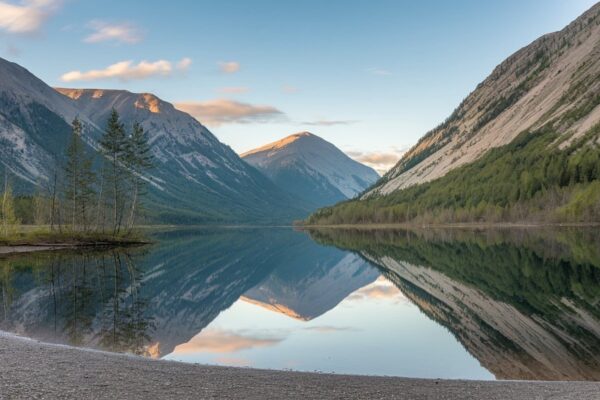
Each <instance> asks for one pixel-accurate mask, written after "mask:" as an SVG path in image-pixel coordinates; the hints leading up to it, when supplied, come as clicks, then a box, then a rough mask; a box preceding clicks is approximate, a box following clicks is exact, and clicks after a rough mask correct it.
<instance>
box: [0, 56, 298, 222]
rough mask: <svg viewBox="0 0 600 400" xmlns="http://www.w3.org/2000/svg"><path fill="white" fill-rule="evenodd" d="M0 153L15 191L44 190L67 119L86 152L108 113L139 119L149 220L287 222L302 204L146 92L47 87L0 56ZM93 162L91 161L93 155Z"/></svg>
mask: <svg viewBox="0 0 600 400" xmlns="http://www.w3.org/2000/svg"><path fill="white" fill-rule="evenodd" d="M0 72H1V73H2V76H3V79H2V81H0V155H2V159H1V163H2V164H3V165H4V167H5V168H6V169H7V170H10V171H11V176H12V175H14V178H11V179H12V180H13V181H14V182H13V184H14V186H15V189H16V190H15V191H16V193H17V194H28V193H32V192H34V191H35V190H38V189H36V188H42V187H46V186H48V185H50V180H51V179H50V178H51V176H52V175H53V174H54V171H57V170H60V165H61V164H62V162H63V155H64V151H65V149H66V146H67V143H68V140H69V138H70V135H71V126H70V124H71V121H72V120H73V119H74V118H75V117H77V118H79V119H80V120H81V121H82V123H83V126H84V129H83V139H84V142H86V144H87V146H88V151H89V152H91V153H94V154H97V152H98V148H99V147H98V144H97V143H98V140H99V138H100V137H101V135H102V131H103V129H104V126H105V124H106V120H107V118H108V115H109V113H110V111H111V110H112V109H113V108H114V109H116V110H117V111H118V112H119V114H120V116H121V121H122V122H123V123H124V125H125V126H126V128H127V129H130V128H131V126H132V124H133V122H139V123H140V124H141V125H142V127H143V128H144V129H145V131H146V132H147V133H148V136H149V142H150V145H151V151H152V152H153V154H154V156H155V160H156V164H157V165H156V168H154V169H153V170H152V171H151V172H150V175H151V177H149V180H150V182H151V183H152V185H151V188H150V193H149V196H148V204H149V205H151V207H150V208H151V209H152V211H153V213H152V215H151V218H152V219H153V220H155V221H162V222H177V223H179V222H181V223H206V222H210V223H246V222H251V223H257V222H260V223H289V222H291V221H292V220H293V219H296V218H300V217H302V216H305V215H306V214H307V213H308V211H309V207H308V206H307V205H305V204H302V203H301V202H300V201H298V200H296V199H293V198H292V197H291V196H289V195H288V194H287V193H286V192H284V191H282V190H280V189H279V188H277V186H275V185H274V184H273V183H272V182H271V181H270V180H269V179H267V178H266V177H265V176H263V175H262V174H261V173H260V172H259V171H257V170H256V169H255V168H253V167H251V166H250V165H248V164H247V163H245V162H244V161H242V160H241V159H240V158H239V156H238V155H237V154H236V153H235V152H234V151H233V150H232V149H231V148H230V147H229V146H226V145H224V144H223V143H221V142H220V141H219V140H218V139H217V138H216V137H215V136H214V135H213V134H212V133H211V132H210V131H209V130H208V129H207V128H206V127H204V126H203V125H202V124H201V123H200V122H198V121H197V120H196V119H194V118H193V117H192V116H190V115H189V114H186V113H184V112H182V111H179V110H177V109H175V107H174V106H173V105H172V104H170V103H168V102H166V101H163V100H162V99H160V98H159V97H158V96H155V95H153V94H150V93H141V94H137V93H132V92H129V91H124V90H112V89H108V90H107V89H89V90H88V89H66V88H59V89H58V90H55V89H53V88H51V87H49V86H48V85H46V84H45V83H44V82H43V81H41V80H40V79H39V78H37V77H36V76H35V75H33V74H31V72H29V71H28V70H26V69H25V68H23V67H21V66H20V65H18V64H16V63H12V62H9V61H7V60H4V59H0ZM97 159H99V157H97Z"/></svg>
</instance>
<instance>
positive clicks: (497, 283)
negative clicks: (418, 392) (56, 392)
mask: <svg viewBox="0 0 600 400" xmlns="http://www.w3.org/2000/svg"><path fill="white" fill-rule="evenodd" d="M155 236H156V239H157V244H156V245H153V246H150V247H146V248H136V249H113V250H110V251H102V252H100V251H98V252H70V253H62V252H61V253H52V252H51V253H39V254H31V255H20V256H14V257H4V258H0V287H1V293H0V294H1V298H0V302H1V304H2V314H1V316H0V329H1V330H6V331H10V332H15V333H18V334H22V335H25V336H29V337H34V338H38V339H41V340H44V341H50V342H58V343H66V344H71V345H77V346H86V347H94V348H100V349H106V350H110V351H119V352H130V353H135V354H143V355H146V356H150V357H167V358H171V359H178V360H183V361H190V362H206V363H218V364H225V365H250V366H256V367H265V368H293V369H301V370H321V371H328V372H329V371H335V372H349V373H365V374H388V375H402V376H414V377H445V378H481V379H490V378H493V377H496V378H499V379H553V380H554V379H577V380H586V379H594V380H598V379H600V307H598V304H599V303H600V254H599V253H598V252H599V249H600V243H599V241H600V238H598V237H597V236H596V235H595V234H594V232H589V231H584V230H573V231H569V230H561V231H558V232H548V231H529V230H521V231H508V230H504V231H481V232H476V231H456V230H454V231H432V230H426V231H411V232H409V231H392V230H385V231H361V230H320V231H314V232H310V236H309V235H308V234H306V233H303V232H295V231H293V230H291V229H213V230H189V229H188V230H178V231H172V232H161V233H156V234H155ZM311 237H312V238H311ZM313 239H314V240H313ZM488 371H489V372H488ZM490 373H491V374H490Z"/></svg>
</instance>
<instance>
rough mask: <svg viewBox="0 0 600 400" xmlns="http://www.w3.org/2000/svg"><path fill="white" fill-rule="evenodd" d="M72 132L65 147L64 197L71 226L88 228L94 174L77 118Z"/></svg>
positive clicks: (81, 128) (73, 227)
mask: <svg viewBox="0 0 600 400" xmlns="http://www.w3.org/2000/svg"><path fill="white" fill-rule="evenodd" d="M72 126H73V133H72V135H71V141H70V143H69V146H68V147H67V161H66V163H65V171H64V172H65V198H66V200H67V202H68V204H69V207H70V219H71V227H72V229H73V230H75V229H77V227H78V226H81V227H82V228H83V230H84V231H85V230H87V229H88V225H89V224H88V216H89V211H90V208H91V204H92V201H93V197H94V194H95V193H94V188H93V185H94V182H95V174H94V172H93V171H92V158H91V157H89V156H87V155H86V152H85V149H84V144H83V140H82V138H81V135H82V131H83V126H82V125H81V122H80V121H79V119H77V118H75V119H74V120H73V124H72Z"/></svg>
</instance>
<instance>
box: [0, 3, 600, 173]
mask: <svg viewBox="0 0 600 400" xmlns="http://www.w3.org/2000/svg"><path fill="white" fill-rule="evenodd" d="M593 4H594V1H591V0H502V1H501V0H497V1H480V0H462V1H459V0H456V1H451V2H450V1H441V0H440V1H431V0H429V1H428V0H420V1H402V0H368V1H367V0H361V1H359V0H328V1H322V0H318V1H317V0H304V1H279V0H269V1H267V0H254V1H250V0H238V1H231V0H214V1H203V0H193V1H192V0H190V1H184V0H179V1H177V0H174V1H170V2H164V1H158V0H146V1H143V2H142V1H133V0H129V1H125V0H119V1H115V0H102V1H100V0H13V1H7V0H0V56H1V57H3V58H6V59H8V60H11V61H14V62H17V63H19V64H20V65H22V66H24V67H25V68H27V69H29V70H30V71H31V72H32V73H34V74H35V75H37V76H38V77H39V78H41V79H42V80H44V81H45V82H46V83H48V84H49V85H51V86H56V87H76V88H111V89H126V90H130V91H132V92H150V93H154V94H155V95H157V96H158V97H160V98H162V99H163V100H166V101H169V102H172V103H174V104H176V106H177V107H178V108H180V109H182V110H184V111H186V112H189V113H190V114H192V115H193V116H195V117H196V118H197V119H198V120H199V121H200V122H202V123H203V124H204V125H206V126H207V127H208V128H209V129H210V130H211V131H212V132H213V133H214V134H215V135H216V136H217V137H218V138H219V139H220V140H221V141H222V142H224V143H226V144H228V145H229V146H231V147H232V148H233V149H234V150H235V151H237V152H238V153H242V152H244V151H247V150H250V149H253V148H255V147H259V146H261V145H264V144H266V143H269V142H272V141H275V140H279V139H281V138H283V137H285V136H287V135H290V134H293V133H296V132H300V131H310V132H312V133H314V134H316V135H318V136H321V137H323V138H324V139H326V140H328V141H330V142H332V143H333V144H335V145H336V146H338V147H339V148H340V149H342V150H343V151H345V152H347V153H348V154H349V155H350V156H351V157H353V158H355V159H357V160H359V161H361V162H364V163H367V164H368V165H371V166H373V167H375V168H376V169H378V170H379V171H380V172H382V171H384V170H386V169H387V168H389V167H391V166H392V165H393V164H394V163H395V162H396V161H397V159H398V158H399V157H400V155H401V154H402V152H404V151H406V150H407V149H408V148H409V147H410V146H412V145H413V144H414V143H416V141H417V140H418V139H419V138H420V137H421V136H422V135H423V134H425V133H426V132H427V131H428V130H429V129H431V128H433V127H435V126H436V125H437V124H438V123H440V122H441V121H443V120H444V119H445V118H446V117H447V116H449V115H450V113H451V112H452V110H453V109H454V108H455V107H456V106H457V105H458V104H459V103H460V101H461V100H462V99H463V98H464V97H466V96H467V95H468V94H469V92H470V91H472V90H473V89H474V88H475V87H476V85H477V84H478V83H479V82H481V81H482V80H483V79H485V77H486V76H487V75H489V73H490V72H491V71H492V70H493V68H494V67H495V66H496V65H498V64H499V63H500V62H502V61H503V60H504V59H505V58H507V57H508V56H509V55H510V54H512V53H513V52H515V51H516V50H518V49H519V48H521V47H523V46H526V45H527V44H529V43H530V42H531V41H533V40H535V39H536V38H537V37H539V36H541V35H543V34H545V33H549V32H553V31H556V30H560V29H561V28H563V27H564V26H565V25H567V24H568V23H569V22H570V21H572V20H573V19H575V18H576V17H577V16H579V15H580V14H581V13H583V12H584V11H585V10H586V9H588V8H589V7H591V6H592V5H593ZM0 79H1V77H0Z"/></svg>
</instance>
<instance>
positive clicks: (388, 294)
mask: <svg viewBox="0 0 600 400" xmlns="http://www.w3.org/2000/svg"><path fill="white" fill-rule="evenodd" d="M364 299H380V300H391V301H393V302H408V299H407V298H406V296H404V294H403V293H402V292H401V291H400V289H398V288H397V287H396V286H394V284H393V283H392V282H390V281H388V280H387V279H386V278H384V277H383V276H380V277H379V278H377V280H376V281H375V282H373V283H371V284H369V285H367V286H364V287H362V288H360V289H358V290H357V291H356V292H354V293H352V294H351V295H350V296H348V298H347V300H355V301H356V300H364Z"/></svg>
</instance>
